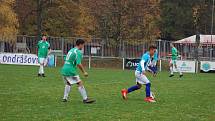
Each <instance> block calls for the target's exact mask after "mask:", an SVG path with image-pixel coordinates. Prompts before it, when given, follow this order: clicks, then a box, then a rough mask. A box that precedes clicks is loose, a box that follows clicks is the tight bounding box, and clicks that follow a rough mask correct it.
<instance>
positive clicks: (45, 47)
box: [37, 36, 51, 77]
mask: <svg viewBox="0 0 215 121" xmlns="http://www.w3.org/2000/svg"><path fill="white" fill-rule="evenodd" d="M46 40H47V37H46V36H43V37H42V40H40V41H39V42H38V44H37V48H38V62H39V64H40V68H39V73H38V76H39V77H45V73H44V67H45V66H46V64H47V56H48V54H49V53H50V51H51V49H50V44H49V42H47V41H46Z"/></svg>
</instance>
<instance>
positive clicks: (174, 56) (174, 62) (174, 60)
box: [169, 43, 183, 77]
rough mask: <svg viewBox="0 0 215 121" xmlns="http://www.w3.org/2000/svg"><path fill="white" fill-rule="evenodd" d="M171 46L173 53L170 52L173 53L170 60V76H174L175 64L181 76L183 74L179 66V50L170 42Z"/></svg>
mask: <svg viewBox="0 0 215 121" xmlns="http://www.w3.org/2000/svg"><path fill="white" fill-rule="evenodd" d="M170 46H171V48H172V50H171V51H172V53H171V54H170V55H171V60H170V64H169V66H170V76H169V77H173V76H174V74H173V66H175V69H176V70H177V71H178V72H179V74H180V77H182V76H183V74H182V72H181V70H180V68H178V67H177V59H178V50H177V49H176V48H175V46H174V45H173V44H172V43H171V44H170Z"/></svg>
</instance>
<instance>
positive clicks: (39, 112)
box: [0, 65, 215, 121]
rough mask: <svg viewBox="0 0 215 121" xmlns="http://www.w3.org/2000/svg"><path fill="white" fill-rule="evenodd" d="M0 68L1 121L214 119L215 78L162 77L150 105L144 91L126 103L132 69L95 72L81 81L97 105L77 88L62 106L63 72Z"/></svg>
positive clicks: (155, 84)
mask: <svg viewBox="0 0 215 121" xmlns="http://www.w3.org/2000/svg"><path fill="white" fill-rule="evenodd" d="M37 69H38V68H37V67H33V66H15V65H0V120H2V121H73V120H74V121H115V120H116V121H119V120H120V121H121V120H122V121H123V120H125V121H126V120H127V121H131V120H132V121H214V120H215V74H212V73H211V74H205V73H204V74H185V76H184V78H182V79H179V78H178V77H174V78H169V77H168V73H167V72H162V73H159V75H158V76H157V77H156V78H154V77H152V76H149V79H150V80H151V82H152V91H153V92H155V94H156V98H157V102H156V103H153V104H150V103H145V102H144V101H143V98H144V96H145V92H144V88H143V89H141V90H139V91H136V92H134V93H131V94H129V99H128V100H127V101H124V100H122V99H121V95H120V90H121V89H122V88H127V87H129V86H132V85H134V84H135V82H134V72H133V71H122V70H111V69H92V70H89V77H88V78H82V79H83V80H84V84H85V87H86V89H87V91H88V94H89V96H90V97H93V98H95V99H96V100H97V102H96V103H95V104H91V105H85V104H83V103H82V102H81V100H82V99H81V96H80V94H79V92H78V90H77V86H76V85H74V86H73V87H72V91H71V93H70V98H69V102H68V103H63V102H61V98H62V96H63V91H64V83H63V81H62V77H61V75H60V74H59V70H60V68H46V70H45V71H46V75H47V77H46V78H38V77H37Z"/></svg>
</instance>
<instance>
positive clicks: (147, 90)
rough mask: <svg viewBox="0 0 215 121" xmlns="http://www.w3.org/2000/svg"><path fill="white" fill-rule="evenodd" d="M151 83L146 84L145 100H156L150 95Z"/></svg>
mask: <svg viewBox="0 0 215 121" xmlns="http://www.w3.org/2000/svg"><path fill="white" fill-rule="evenodd" d="M150 88H151V83H147V84H146V98H145V99H144V100H145V101H146V102H156V101H155V99H154V98H153V97H151V89H150Z"/></svg>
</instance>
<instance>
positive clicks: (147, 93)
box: [146, 83, 151, 97]
mask: <svg viewBox="0 0 215 121" xmlns="http://www.w3.org/2000/svg"><path fill="white" fill-rule="evenodd" d="M150 88H151V84H150V83H148V84H146V97H150V96H151V94H150V93H151V91H150Z"/></svg>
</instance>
